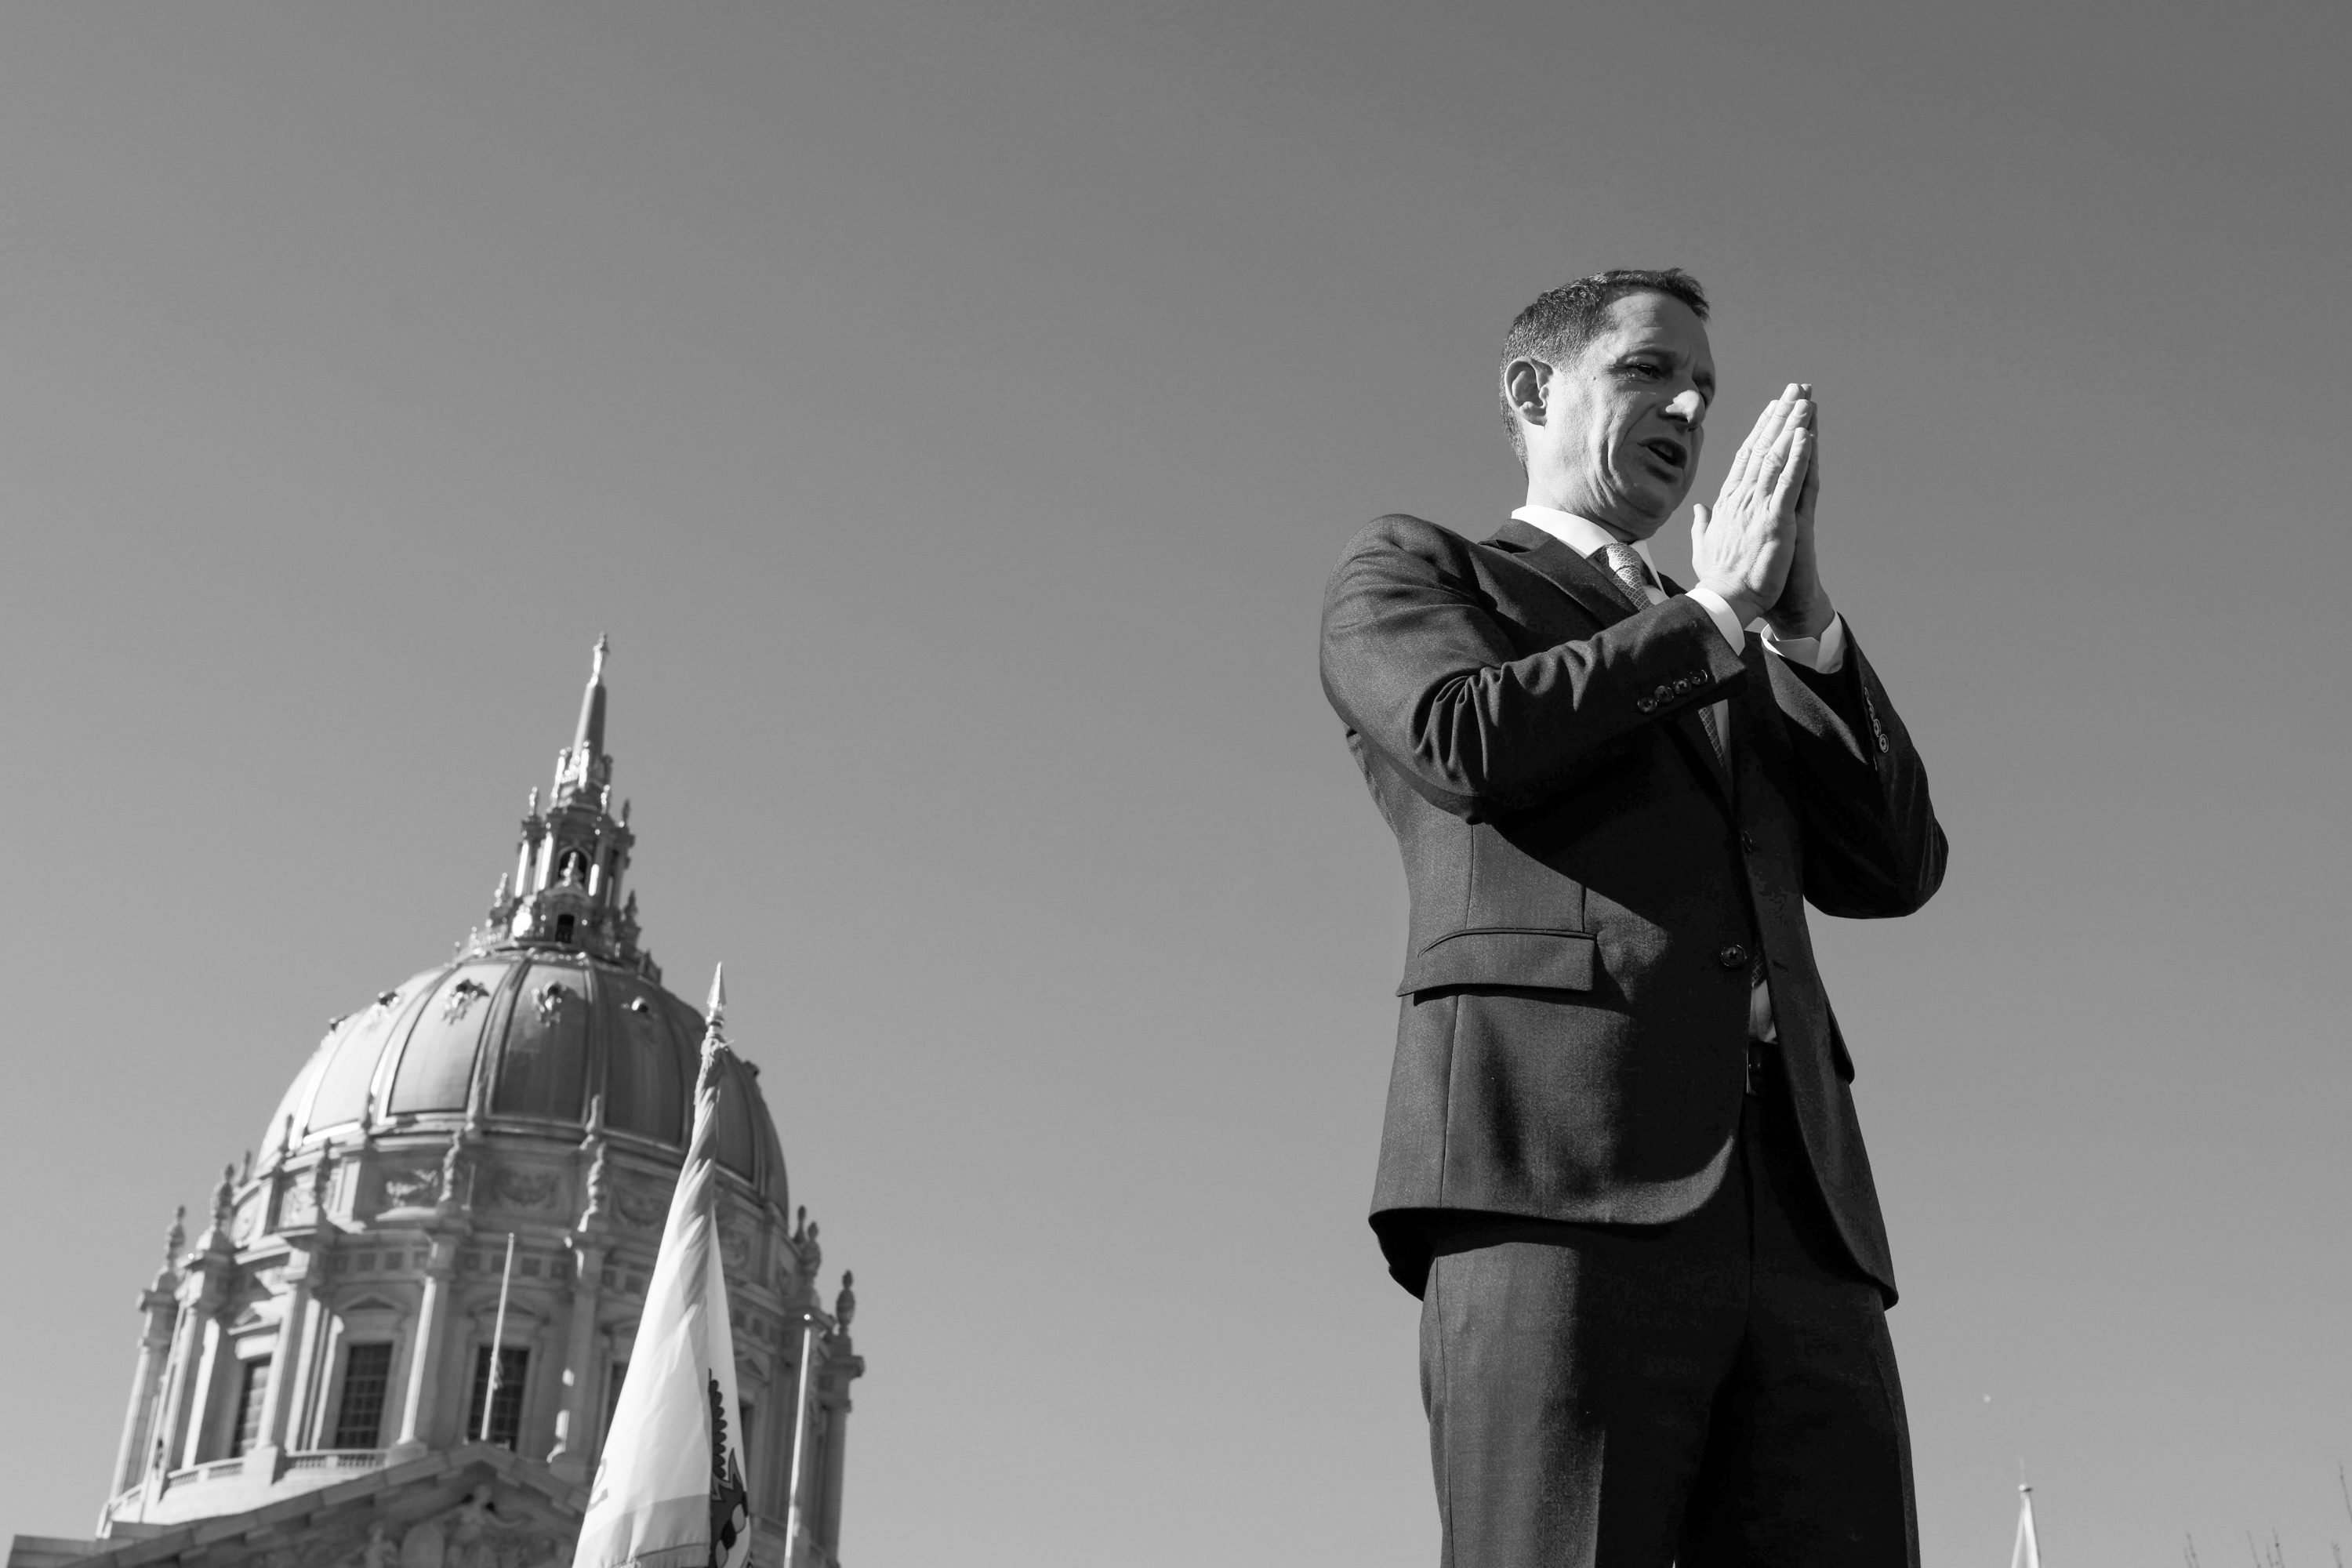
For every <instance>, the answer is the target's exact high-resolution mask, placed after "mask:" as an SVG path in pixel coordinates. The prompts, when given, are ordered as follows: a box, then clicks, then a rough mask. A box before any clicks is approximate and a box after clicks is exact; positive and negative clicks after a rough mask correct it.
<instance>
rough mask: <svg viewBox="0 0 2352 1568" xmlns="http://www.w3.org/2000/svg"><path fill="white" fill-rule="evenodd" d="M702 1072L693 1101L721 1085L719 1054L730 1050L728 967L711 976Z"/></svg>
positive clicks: (705, 1013)
mask: <svg viewBox="0 0 2352 1568" xmlns="http://www.w3.org/2000/svg"><path fill="white" fill-rule="evenodd" d="M703 1018H704V1025H703V1030H702V1069H701V1071H699V1072H698V1073H697V1074H696V1075H695V1079H694V1097H695V1099H697V1100H700V1099H701V1098H702V1097H703V1095H704V1094H705V1093H707V1092H709V1090H711V1089H714V1088H716V1087H717V1085H718V1081H719V1078H718V1072H719V1052H721V1051H723V1050H726V1049H727V1048H728V1046H727V965H725V964H724V963H720V964H718V965H716V966H714V967H713V968H712V970H711V972H710V1000H709V1003H708V1004H707V1005H705V1007H704V1010H703Z"/></svg>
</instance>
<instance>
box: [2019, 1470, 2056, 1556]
mask: <svg viewBox="0 0 2352 1568" xmlns="http://www.w3.org/2000/svg"><path fill="white" fill-rule="evenodd" d="M2061 1533H2063V1531H2062V1532H2061ZM2009 1568H2042V1542H2039V1541H2037V1540H2035V1539H2034V1535H2033V1489H2032V1487H2026V1486H2021V1487H2019V1488H2018V1489H2017V1548H2016V1550H2015V1551H2013V1552H2011V1553H2010V1554H2009Z"/></svg>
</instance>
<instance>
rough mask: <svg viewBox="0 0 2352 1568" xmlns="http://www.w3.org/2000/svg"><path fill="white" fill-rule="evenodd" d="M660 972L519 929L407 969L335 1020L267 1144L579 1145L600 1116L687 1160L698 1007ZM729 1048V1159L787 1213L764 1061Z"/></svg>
mask: <svg viewBox="0 0 2352 1568" xmlns="http://www.w3.org/2000/svg"><path fill="white" fill-rule="evenodd" d="M649 970H650V965H648V964H646V963H635V964H627V965H625V964H621V963H614V962H612V961H611V960H608V959H604V958H600V957H598V956H596V955H595V954H593V953H590V952H583V951H581V950H580V949H578V948H576V947H572V946H569V945H566V944H563V943H559V942H511V941H510V942H507V943H505V944H503V945H500V946H497V947H492V948H488V949H487V950H484V949H477V950H476V951H473V952H467V953H465V954H464V955H462V956H460V957H458V958H457V959H454V960H452V961H451V962H449V963H445V964H442V965H440V966H438V967H437V968H434V969H428V970H426V971H425V972H424V973H420V974H414V975H411V976H410V977H409V978H408V979H406V980H404V981H403V982H402V983H401V984H398V985H396V986H394V987H393V988H392V989H391V990H388V991H385V992H383V993H381V994H378V995H377V997H376V998H375V1000H374V1001H373V1002H372V1003H370V1004H369V1005H367V1006H365V1007H363V1008H362V1009H360V1010H359V1011H358V1012H356V1013H352V1014H351V1015H349V1016H345V1017H342V1018H339V1019H337V1020H336V1021H335V1022H334V1023H333V1024H332V1025H331V1026H329V1028H328V1030H327V1035H326V1037H325V1038H324V1039H322V1040H320V1042H319V1048H318V1049H317V1050H316V1051H315V1052H313V1053H312V1054H311V1057H310V1061H309V1062H308V1063H307V1064H306V1065H305V1066H304V1067H303V1068H302V1070H301V1072H300V1074H299V1075H298V1076H297V1077H296V1078H295V1079H294V1083H293V1086H292V1087H291V1088H290V1089H288V1090H287V1091H286V1098H285V1100H284V1101H283V1102H282V1103H280V1105H279V1106H278V1111H277V1114H276V1115H274V1116H273V1117H271V1119H270V1124H269V1126H268V1128H267V1129H266V1130H265V1131H264V1135H263V1137H262V1140H261V1143H260V1146H261V1147H262V1148H264V1149H268V1150H270V1151H272V1152H273V1155H272V1158H273V1163H282V1162H284V1161H285V1160H288V1159H290V1158H292V1157H294V1156H295V1155H298V1154H300V1153H302V1152H306V1151H310V1150H313V1149H315V1148H317V1147H319V1146H320V1145H327V1146H332V1145H335V1144H340V1143H355V1142H359V1141H361V1140H362V1139H363V1138H369V1137H374V1138H382V1137H384V1136H387V1135H401V1134H407V1133H414V1132H420V1131H429V1130H435V1129H438V1130H440V1131H442V1134H443V1136H444V1137H445V1138H446V1136H447V1135H448V1132H449V1131H450V1130H452V1129H456V1128H458V1127H462V1126H467V1125H471V1126H472V1127H474V1128H475V1129H477V1130H478V1131H481V1132H482V1133H484V1134H486V1135H488V1136H491V1137H497V1136H499V1134H502V1133H509V1132H511V1133H520V1134H526V1135H533V1136H558V1137H563V1138H566V1139H568V1140H570V1141H571V1142H575V1143H576V1142H579V1141H580V1140H581V1139H582V1138H583V1137H584V1136H586V1135H587V1133H588V1132H589V1131H590V1130H591V1129H592V1128H597V1127H601V1130H602V1131H603V1132H604V1135H605V1136H606V1137H608V1138H613V1139H614V1140H616V1141H631V1142H635V1141H642V1142H644V1143H645V1144H646V1145H648V1146H649V1147H655V1148H659V1149H661V1150H664V1151H667V1152H670V1153H671V1154H672V1156H673V1158H677V1157H682V1156H683V1154H684V1152H685V1149H686V1135H687V1123H688V1119H689V1117H690V1116H691V1114H692V1110H693V1107H692V1103H691V1102H692V1099H693V1090H694V1078H695V1073H696V1070H697V1068H698V1065H699V1062H700V1043H701V1039H702V1030H703V1020H702V1017H701V1016H700V1015H699V1014H698V1013H697V1012H696V1011H695V1009H694V1008H693V1007H691V1006H689V1005H688V1004H687V1003H686V1002H684V1001H682V1000H680V999H679V998H678V997H677V996H675V995H673V994H671V993H670V992H668V991H667V990H665V989H664V988H663V987H662V985H661V984H660V982H659V981H658V980H656V978H654V977H653V974H652V973H649ZM725 1060H726V1063H727V1065H726V1066H725V1068H723V1069H722V1070H724V1071H726V1072H728V1073H730V1074H732V1075H734V1076H733V1077H732V1079H730V1081H729V1082H728V1083H727V1084H726V1085H725V1087H724V1089H723V1091H722V1093H721V1094H720V1097H719V1105H720V1108H721V1120H720V1122H719V1163H720V1164H721V1165H723V1166H725V1167H726V1168H727V1169H728V1170H730V1171H733V1172H734V1173H736V1174H737V1175H739V1176H740V1177H742V1178H743V1179H744V1180H745V1181H746V1182H748V1183H750V1184H751V1186H752V1187H753V1188H754V1189H755V1190H756V1191H758V1192H760V1193H761V1194H764V1195H765V1196H767V1197H768V1198H769V1199H770V1200H772V1202H773V1203H774V1205H776V1207H777V1209H778V1210H780V1211H781V1210H783V1209H785V1208H786V1207H787V1206H788V1205H789V1202H790V1197H791V1194H790V1191H789V1189H788V1188H787V1186H786V1184H785V1181H784V1155H783V1149H782V1146H781V1145H780V1144H779V1143H778V1142H777V1139H776V1129H775V1123H774V1122H773V1121H772V1120H770V1118H769V1115H768V1108H767V1105H766V1102H765V1101H764V1100H762V1098H761V1094H760V1089H759V1085H758V1082H757V1080H756V1074H755V1073H754V1072H753V1070H752V1069H751V1068H750V1067H749V1066H748V1064H744V1063H742V1062H741V1061H740V1058H736V1057H734V1056H733V1055H732V1054H731V1053H730V1055H729V1056H728V1057H727V1058H725Z"/></svg>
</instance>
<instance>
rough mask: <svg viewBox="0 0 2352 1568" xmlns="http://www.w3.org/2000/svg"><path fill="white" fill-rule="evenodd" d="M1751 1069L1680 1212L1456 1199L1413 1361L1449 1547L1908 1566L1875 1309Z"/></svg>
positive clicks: (1897, 1403)
mask: <svg viewBox="0 0 2352 1568" xmlns="http://www.w3.org/2000/svg"><path fill="white" fill-rule="evenodd" d="M1766 1065H1767V1067H1768V1068H1777V1067H1778V1063H1777V1062H1774V1063H1768V1064H1766ZM1759 1077H1760V1079H1761V1080H1762V1082H1761V1087H1760V1089H1759V1092H1756V1093H1751V1094H1750V1095H1748V1098H1747V1100H1746V1103H1745V1105H1744V1107H1743V1110H1742V1112H1741V1118H1740V1125H1739V1131H1738V1134H1737V1136H1738V1142H1739V1147H1738V1152H1737V1156H1736V1157H1735V1158H1734V1159H1733V1160H1732V1161H1731V1162H1730V1165H1729V1169H1728V1170H1727V1173H1726V1175H1725V1178H1724V1182H1723V1185H1722V1186H1721V1187H1720V1188H1719V1189H1718V1190H1717V1193H1716V1194H1715V1196H1713V1197H1712V1198H1710V1199H1709V1200H1708V1201H1707V1202H1706V1204H1705V1205H1702V1206H1701V1207H1700V1208H1699V1209H1698V1210H1697V1211H1696V1213H1694V1214H1692V1215H1689V1216H1688V1217H1687V1218H1685V1219H1682V1220H1679V1221H1676V1222H1675V1223H1674V1224H1672V1225H1664V1226H1603V1225H1571V1224H1565V1223H1560V1222H1556V1221H1548V1220H1528V1219H1516V1218H1510V1217H1507V1216H1500V1215H1464V1216H1462V1220H1461V1222H1460V1223H1458V1224H1457V1225H1456V1226H1453V1227H1450V1229H1449V1231H1448V1233H1447V1234H1445V1235H1444V1237H1442V1239H1440V1241H1439V1242H1438V1248H1437V1252H1438V1256H1437V1258H1436V1262H1435V1265H1434V1267H1433V1268H1432V1270H1431V1272H1430V1277H1429V1283H1428V1288H1427V1289H1426V1290H1425V1291H1424V1293H1423V1299H1422V1320H1421V1375H1422V1400H1423V1405H1424V1406H1425V1407H1426V1408H1427V1410H1428V1412H1429V1440H1430V1454H1431V1458H1432V1461H1433V1465H1434V1468H1435V1470H1436V1476H1437V1499H1438V1513H1439V1520H1440V1524H1441V1527H1442V1529H1443V1531H1444V1548H1443V1552H1442V1555H1441V1557H1440V1562H1441V1563H1443V1564H1444V1568H1570V1565H1574V1568H1666V1565H1667V1564H1669V1563H1675V1564H1679V1568H1727V1565H1731V1564H1739V1565H1768V1564H1769V1565H1772V1568H1800V1565H1801V1568H1901V1565H1908V1568H1917V1564H1918V1562H1919V1533H1918V1524H1917V1520H1916V1510H1915V1505H1914V1502H1913V1497H1912V1485H1911V1443H1910V1435H1909V1429H1908V1426H1907V1425H1906V1421H1905V1418H1904V1413H1903V1392H1902V1386H1901V1384H1900V1383H1899V1382H1898V1381H1897V1379H1896V1376H1895V1350H1894V1344H1893V1342H1892V1341H1891V1340H1890V1339H1889V1338H1888V1335H1887V1330H1886V1314H1885V1307H1884V1305H1883V1303H1882V1302H1881V1300H1880V1298H1879V1294H1878V1289H1877V1287H1876V1286H1874V1285H1873V1284H1872V1283H1871V1282H1870V1281H1869V1280H1867V1279H1864V1277H1863V1276H1862V1274H1861V1272H1860V1270H1858V1269H1857V1268H1855V1267H1854V1266H1853V1262H1852V1261H1851V1260H1850V1259H1849V1258H1848V1257H1847V1255H1846V1251H1845V1247H1844V1246H1843V1243H1842V1242H1841V1241H1840V1240H1839V1239H1838V1237H1837V1235H1836V1232H1835V1230H1834V1228H1833V1222H1832V1219H1831V1217H1830V1215H1829V1211H1828V1208H1827V1206H1826V1205H1824V1204H1823V1202H1822V1198H1821V1195H1820V1191H1819V1188H1818V1187H1817V1186H1816V1184H1815V1183H1814V1181H1813V1177H1812V1173H1811V1167H1810V1165H1809V1163H1807V1161H1806V1158H1805V1154H1804V1152H1803V1149H1802V1147H1801V1144H1800V1142H1799V1139H1800V1136H1801V1135H1800V1132H1799V1130H1798V1126H1797V1122H1796V1114H1795V1110H1794V1108H1793V1107H1792V1106H1791V1105H1790V1103H1789V1101H1788V1098H1787V1093H1788V1091H1787V1088H1786V1086H1785V1084H1784V1083H1782V1082H1781V1081H1780V1076H1779V1074H1778V1072H1777V1071H1771V1070H1767V1071H1765V1072H1764V1073H1762V1074H1760V1075H1759Z"/></svg>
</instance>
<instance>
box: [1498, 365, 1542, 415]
mask: <svg viewBox="0 0 2352 1568" xmlns="http://www.w3.org/2000/svg"><path fill="white" fill-rule="evenodd" d="M1550 386H1551V366H1549V365H1548V364H1546V363H1544V362H1543V361H1541V360H1539V359H1515V360H1513V361H1511V362H1510V363H1508V364H1506V365H1505V366H1503V401H1504V402H1505V403H1507V404H1508V405H1510V406H1511V411H1512V412H1513V413H1515V414H1517V416H1519V417H1520V418H1521V419H1524V420H1526V421H1527V422H1528V424H1530V425H1540V424H1542V423H1543V422H1544V398H1545V395H1547V393H1548V392H1549V389H1550Z"/></svg>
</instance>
